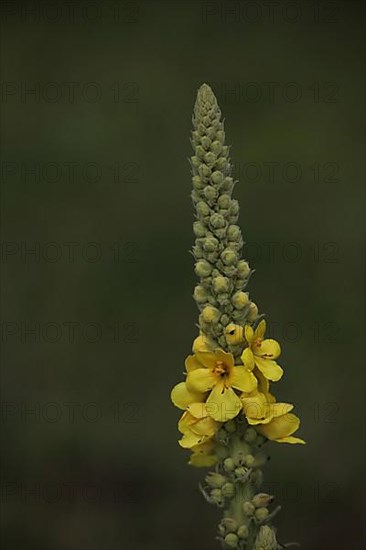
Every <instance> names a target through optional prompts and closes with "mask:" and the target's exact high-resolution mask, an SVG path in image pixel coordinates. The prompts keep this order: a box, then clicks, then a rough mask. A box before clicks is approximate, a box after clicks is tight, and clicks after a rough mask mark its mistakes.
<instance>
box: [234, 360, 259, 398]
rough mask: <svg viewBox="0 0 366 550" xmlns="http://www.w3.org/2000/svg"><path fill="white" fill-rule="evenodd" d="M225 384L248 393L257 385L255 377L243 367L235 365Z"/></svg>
mask: <svg viewBox="0 0 366 550" xmlns="http://www.w3.org/2000/svg"><path fill="white" fill-rule="evenodd" d="M227 384H228V386H232V387H233V388H236V389H237V390H241V391H245V392H247V393H249V392H251V391H253V390H254V389H255V388H256V387H257V379H256V377H255V376H254V374H253V373H251V372H249V371H248V370H247V369H246V368H245V367H240V366H236V367H233V368H232V370H231V372H230V374H229V376H228V378H227Z"/></svg>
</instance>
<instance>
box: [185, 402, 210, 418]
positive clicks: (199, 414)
mask: <svg viewBox="0 0 366 550" xmlns="http://www.w3.org/2000/svg"><path fill="white" fill-rule="evenodd" d="M187 411H188V412H189V413H190V414H191V415H192V416H194V417H195V418H205V417H206V416H207V411H206V403H202V402H201V403H199V402H197V403H190V404H189V405H188V407H187Z"/></svg>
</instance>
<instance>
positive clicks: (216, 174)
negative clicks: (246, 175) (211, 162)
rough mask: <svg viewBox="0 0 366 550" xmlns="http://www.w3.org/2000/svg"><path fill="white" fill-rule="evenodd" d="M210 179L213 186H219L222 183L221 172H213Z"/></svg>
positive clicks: (222, 176)
mask: <svg viewBox="0 0 366 550" xmlns="http://www.w3.org/2000/svg"><path fill="white" fill-rule="evenodd" d="M211 179H212V182H213V183H214V184H215V185H220V184H222V182H223V181H224V175H223V173H222V172H219V171H218V170H216V171H215V172H213V174H212V176H211Z"/></svg>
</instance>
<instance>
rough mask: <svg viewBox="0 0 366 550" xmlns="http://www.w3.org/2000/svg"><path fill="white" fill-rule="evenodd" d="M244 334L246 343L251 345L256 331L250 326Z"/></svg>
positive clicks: (246, 327)
mask: <svg viewBox="0 0 366 550" xmlns="http://www.w3.org/2000/svg"><path fill="white" fill-rule="evenodd" d="M244 334H245V339H246V341H247V342H248V344H250V343H251V341H252V340H253V338H254V330H253V329H252V327H251V326H250V325H245V327H244Z"/></svg>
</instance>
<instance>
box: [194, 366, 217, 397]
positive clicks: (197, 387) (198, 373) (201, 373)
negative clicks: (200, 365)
mask: <svg viewBox="0 0 366 550" xmlns="http://www.w3.org/2000/svg"><path fill="white" fill-rule="evenodd" d="M218 376H219V375H217V374H214V373H213V372H212V371H210V370H209V369H196V370H193V371H191V372H189V373H188V374H187V380H186V384H187V388H188V389H189V390H190V391H194V392H201V393H202V392H206V391H209V390H210V389H211V388H212V387H213V386H214V385H215V384H216V382H217V379H218Z"/></svg>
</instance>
